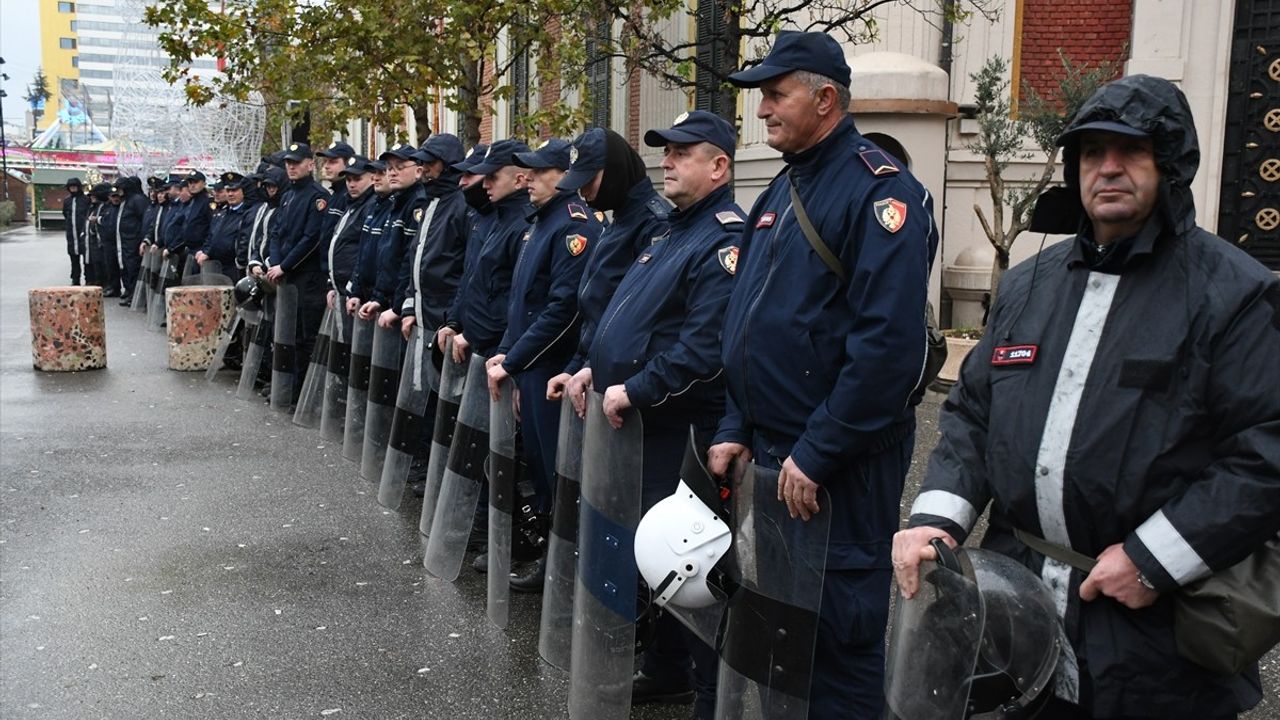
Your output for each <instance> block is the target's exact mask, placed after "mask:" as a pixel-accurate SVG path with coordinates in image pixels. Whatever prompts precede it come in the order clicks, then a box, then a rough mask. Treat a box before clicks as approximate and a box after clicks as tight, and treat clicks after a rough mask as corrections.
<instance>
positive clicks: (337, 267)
mask: <svg viewBox="0 0 1280 720" xmlns="http://www.w3.org/2000/svg"><path fill="white" fill-rule="evenodd" d="M345 162H346V167H344V168H343V169H342V170H340V171H339V172H338V178H339V179H340V180H341V181H342V187H343V189H344V190H345V191H346V193H347V195H348V203H347V208H346V210H344V211H343V213H342V217H340V218H338V223H337V225H335V226H334V229H333V234H332V236H331V238H330V240H329V254H328V257H327V258H326V260H327V262H326V264H325V268H326V270H327V271H328V273H329V297H328V304H329V307H331V308H343V307H345V306H346V299H345V294H346V290H347V284H348V283H350V282H351V276H352V274H353V273H354V272H355V267H356V259H357V258H358V257H359V255H360V228H361V226H362V225H363V222H364V218H365V215H366V214H367V212H368V208H369V207H370V206H371V205H372V204H373V201H374V199H375V197H376V195H375V193H374V191H373V167H372V164H371V163H370V162H369V159H368V158H366V157H364V156H363V155H352V156H351V157H349V158H347V160H346V161H345Z"/></svg>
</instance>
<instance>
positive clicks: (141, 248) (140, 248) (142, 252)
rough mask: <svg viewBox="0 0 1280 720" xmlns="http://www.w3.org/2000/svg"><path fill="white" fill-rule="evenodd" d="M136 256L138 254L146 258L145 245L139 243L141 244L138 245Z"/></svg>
mask: <svg viewBox="0 0 1280 720" xmlns="http://www.w3.org/2000/svg"><path fill="white" fill-rule="evenodd" d="M138 254H139V255H141V256H143V257H145V256H146V254H147V244H146V243H141V244H139V245H138Z"/></svg>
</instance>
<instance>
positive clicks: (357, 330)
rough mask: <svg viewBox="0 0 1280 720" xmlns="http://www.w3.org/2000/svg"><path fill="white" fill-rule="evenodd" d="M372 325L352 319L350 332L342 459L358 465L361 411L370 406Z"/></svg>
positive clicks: (362, 425)
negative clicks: (349, 363) (349, 360)
mask: <svg viewBox="0 0 1280 720" xmlns="http://www.w3.org/2000/svg"><path fill="white" fill-rule="evenodd" d="M375 327H376V325H375V321H374V320H373V319H372V318H370V319H368V320H364V319H362V318H359V317H356V318H354V322H353V323H352V328H351V371H350V372H349V373H347V417H346V419H345V420H344V421H343V428H342V457H344V458H346V459H348V460H350V461H352V462H360V453H361V452H362V451H363V450H364V411H365V409H366V406H367V405H368V403H369V373H370V369H371V368H370V366H371V365H372V364H373V330H374V328H375Z"/></svg>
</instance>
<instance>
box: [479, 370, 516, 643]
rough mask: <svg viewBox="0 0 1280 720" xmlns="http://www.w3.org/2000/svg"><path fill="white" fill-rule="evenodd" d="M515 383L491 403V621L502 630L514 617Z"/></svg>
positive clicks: (504, 385)
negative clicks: (512, 574) (512, 565)
mask: <svg viewBox="0 0 1280 720" xmlns="http://www.w3.org/2000/svg"><path fill="white" fill-rule="evenodd" d="M514 390H515V381H514V380H511V379H508V380H507V381H506V382H504V383H502V385H500V386H499V391H500V394H499V396H498V399H497V400H491V401H490V404H489V572H488V576H487V579H488V584H489V597H488V603H487V606H486V610H487V613H488V615H489V621H490V622H492V623H493V624H494V625H497V626H498V627H500V628H505V627H506V626H507V621H508V620H509V619H510V615H511V516H512V514H513V513H514V511H515V495H516V471H517V468H518V467H519V463H518V462H517V460H516V431H517V430H518V429H519V423H517V422H516V406H515V392H514Z"/></svg>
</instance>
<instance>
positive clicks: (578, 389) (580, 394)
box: [565, 367, 591, 418]
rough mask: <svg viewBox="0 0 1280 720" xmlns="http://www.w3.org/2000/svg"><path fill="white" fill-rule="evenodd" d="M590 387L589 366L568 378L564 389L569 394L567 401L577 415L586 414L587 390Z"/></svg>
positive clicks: (582, 415)
mask: <svg viewBox="0 0 1280 720" xmlns="http://www.w3.org/2000/svg"><path fill="white" fill-rule="evenodd" d="M590 389H591V368H589V367H586V368H582V369H581V370H579V371H578V372H577V374H575V375H574V376H573V377H572V378H571V379H570V380H569V386H568V388H567V389H566V390H565V392H566V393H568V394H569V401H570V402H572V403H573V409H574V411H575V412H577V413H578V417H580V418H585V417H586V416H587V391H588V390H590Z"/></svg>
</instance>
